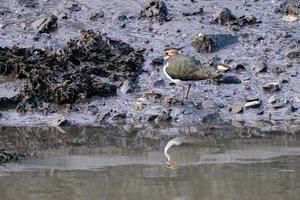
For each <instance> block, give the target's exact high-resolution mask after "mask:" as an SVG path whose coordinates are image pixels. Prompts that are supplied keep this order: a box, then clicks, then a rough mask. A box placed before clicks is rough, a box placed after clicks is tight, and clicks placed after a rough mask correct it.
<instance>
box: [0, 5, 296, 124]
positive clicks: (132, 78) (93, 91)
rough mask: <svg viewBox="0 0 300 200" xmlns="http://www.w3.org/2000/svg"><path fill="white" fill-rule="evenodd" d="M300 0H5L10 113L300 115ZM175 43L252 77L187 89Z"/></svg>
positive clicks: (213, 64) (130, 119)
mask: <svg viewBox="0 0 300 200" xmlns="http://www.w3.org/2000/svg"><path fill="white" fill-rule="evenodd" d="M299 4H300V3H299V1H292V0H290V1H280V0H278V1H272V2H270V1H249V2H242V1H214V0H213V1H175V0H169V1H167V0H166V1H147V2H145V1H142V0H138V1H136V0H135V1H133V0H129V1H126V2H124V1H119V0H112V1H105V0H104V1H101V2H99V1H84V0H81V1H79V0H78V1H43V2H39V1H35V0H31V1H27V0H26V1H25V0H13V1H4V3H2V5H1V6H0V46H1V48H0V72H1V84H0V96H1V97H0V106H1V119H0V123H1V125H39V124H48V125H51V126H64V125H76V124H77V125H102V124H107V123H109V124H136V125H137V124H149V123H150V124H154V125H158V126H160V125H162V124H170V125H172V124H173V125H178V124H181V125H191V124H198V123H199V124H202V123H204V124H220V123H223V122H226V123H229V124H233V125H235V126H255V127H265V126H267V127H269V126H276V125H279V124H280V125H282V127H284V128H285V129H288V128H287V127H289V126H292V127H294V126H297V125H299V124H300V121H299V115H300V109H299V108H300V88H299V87H298V86H299V72H298V71H299V63H300V53H299V51H300V50H299V43H300V29H299V27H300V22H299ZM199 33H200V34H199ZM168 47H175V48H178V49H180V51H181V52H182V53H183V54H185V55H189V56H191V57H194V58H196V59H197V60H199V61H200V62H201V65H202V66H203V67H208V68H211V69H214V70H219V71H222V73H223V74H227V75H233V76H236V77H238V78H239V80H240V83H238V84H215V83H213V82H210V81H202V82H198V83H196V84H195V85H194V86H193V89H192V93H191V98H190V99H189V100H188V101H182V100H181V96H180V91H179V90H178V88H176V86H175V85H172V84H171V83H170V82H169V81H168V80H167V79H166V78H165V76H164V74H163V71H162V52H163V50H164V49H165V48H168Z"/></svg>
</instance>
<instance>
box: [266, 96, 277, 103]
mask: <svg viewBox="0 0 300 200" xmlns="http://www.w3.org/2000/svg"><path fill="white" fill-rule="evenodd" d="M276 101H277V98H276V97H275V96H271V97H270V98H269V99H268V103H271V104H273V103H276Z"/></svg>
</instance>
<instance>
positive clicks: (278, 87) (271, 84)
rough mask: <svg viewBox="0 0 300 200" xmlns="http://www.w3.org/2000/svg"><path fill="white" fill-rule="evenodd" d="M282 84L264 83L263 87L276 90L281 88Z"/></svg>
mask: <svg viewBox="0 0 300 200" xmlns="http://www.w3.org/2000/svg"><path fill="white" fill-rule="evenodd" d="M280 88H281V85H280V84H279V83H266V84H264V85H263V89H264V90H265V91H268V92H276V91H278V90H280Z"/></svg>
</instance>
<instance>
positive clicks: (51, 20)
mask: <svg viewBox="0 0 300 200" xmlns="http://www.w3.org/2000/svg"><path fill="white" fill-rule="evenodd" d="M31 25H32V27H33V28H34V29H35V30H37V31H38V33H50V32H51V31H53V30H55V29H56V28H57V17H56V16H54V15H51V16H50V17H46V18H42V19H39V20H37V21H35V22H33V23H32V24H31Z"/></svg>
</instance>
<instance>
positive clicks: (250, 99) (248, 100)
mask: <svg viewBox="0 0 300 200" xmlns="http://www.w3.org/2000/svg"><path fill="white" fill-rule="evenodd" d="M259 100H260V98H259V97H257V96H248V97H246V101H247V102H251V101H259Z"/></svg>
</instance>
